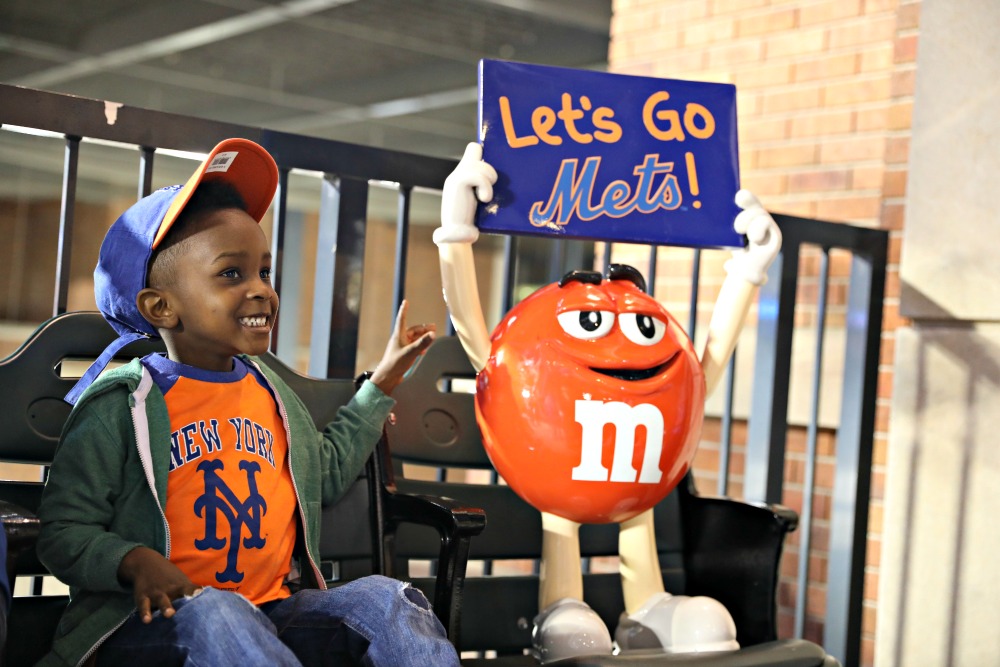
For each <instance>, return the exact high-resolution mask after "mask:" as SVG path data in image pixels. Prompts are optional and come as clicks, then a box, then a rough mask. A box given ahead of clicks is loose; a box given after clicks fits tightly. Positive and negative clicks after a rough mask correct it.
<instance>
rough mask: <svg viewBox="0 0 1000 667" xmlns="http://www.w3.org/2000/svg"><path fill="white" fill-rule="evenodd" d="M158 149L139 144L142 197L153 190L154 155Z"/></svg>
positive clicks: (140, 190)
mask: <svg viewBox="0 0 1000 667" xmlns="http://www.w3.org/2000/svg"><path fill="white" fill-rule="evenodd" d="M155 154H156V149H155V148H151V147H150V146H139V196H138V197H136V199H142V198H143V197H145V196H146V195H148V194H149V193H150V192H152V191H153V157H154V156H155Z"/></svg>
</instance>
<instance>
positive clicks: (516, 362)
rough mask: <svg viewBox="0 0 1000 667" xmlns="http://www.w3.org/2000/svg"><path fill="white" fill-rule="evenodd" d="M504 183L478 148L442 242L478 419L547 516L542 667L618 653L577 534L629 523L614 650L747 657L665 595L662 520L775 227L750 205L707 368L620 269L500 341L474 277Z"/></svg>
mask: <svg viewBox="0 0 1000 667" xmlns="http://www.w3.org/2000/svg"><path fill="white" fill-rule="evenodd" d="M496 176H497V175H496V172H495V170H494V169H493V168H492V167H491V166H490V165H489V164H487V163H486V162H484V161H483V160H482V149H481V147H480V146H479V144H475V143H473V144H469V146H468V148H467V149H466V152H465V155H464V157H463V158H462V160H461V161H460V162H459V164H458V166H457V167H456V168H455V170H454V171H453V172H452V174H451V175H450V176H449V177H448V179H447V180H446V181H445V187H444V191H443V193H442V202H441V227H440V228H438V229H437V230H435V233H434V241H435V243H437V245H438V249H439V252H440V258H441V272H442V278H443V283H444V291H445V298H446V300H447V302H448V308H449V311H450V313H451V317H452V320H453V322H454V324H455V329H456V333H457V334H458V336H459V338H460V339H461V341H462V345H463V347H464V348H465V350H466V353H467V354H468V356H469V358H470V360H471V361H472V364H473V366H474V367H475V368H476V370H477V371H478V377H477V384H476V415H477V418H478V421H479V425H480V428H481V430H482V433H483V439H484V444H485V446H486V450H487V453H488V454H489V456H490V460H491V461H492V462H493V464H494V466H495V467H496V469H497V471H498V472H499V473H500V474H501V475H502V476H503V477H504V479H505V480H506V481H507V482H508V483H509V484H510V486H511V487H512V488H513V490H514V491H515V492H517V494H518V495H520V496H521V497H522V498H524V499H525V500H526V501H527V502H529V503H530V504H531V505H533V506H534V507H536V508H537V509H538V510H540V511H541V513H542V531H543V544H542V563H541V586H540V591H539V610H540V611H539V614H538V616H537V617H536V618H535V628H534V634H533V641H534V647H535V650H536V652H537V653H538V656H539V657H540V658H541V659H542V661H543V662H547V661H551V660H556V659H560V658H564V657H570V656H574V655H587V654H591V655H592V654H596V653H610V652H612V651H613V650H614V646H613V644H612V640H611V634H610V632H609V631H608V629H607V627H605V625H604V623H603V622H602V621H601V619H600V617H598V615H597V614H596V613H595V612H594V611H592V610H591V609H590V608H589V607H588V606H587V605H586V602H585V601H584V600H583V577H582V572H581V566H580V543H579V527H580V524H583V523H611V522H613V523H617V524H619V526H620V538H619V554H620V557H621V578H622V590H623V593H624V599H625V611H624V613H623V614H622V619H621V621H620V622H619V626H618V628H617V629H616V632H615V644H617V647H618V650H622V651H627V650H629V649H633V648H649V647H653V646H660V647H662V648H663V649H664V650H666V651H671V652H685V651H719V650H729V649H736V648H738V644H737V643H736V629H735V627H734V625H733V621H732V619H731V617H730V616H729V613H728V612H727V611H726V609H725V607H723V606H722V605H721V604H720V603H718V602H717V601H715V600H712V599H710V598H706V597H687V596H673V595H670V594H669V593H666V592H665V591H664V588H663V580H662V577H661V574H660V568H659V562H658V558H657V555H656V541H655V535H654V529H653V507H654V505H656V503H658V502H659V501H660V500H662V499H663V498H664V497H666V495H667V494H669V493H670V491H671V490H673V488H674V487H675V486H676V485H677V483H678V482H679V481H680V480H681V478H682V477H683V476H684V475H685V474H686V473H687V471H688V469H689V467H690V463H691V459H692V458H693V456H694V452H695V449H696V447H697V444H698V439H699V437H700V432H701V425H702V419H703V416H704V402H705V396H706V395H707V393H708V392H710V391H711V390H712V388H713V387H714V386H715V384H716V383H717V381H718V380H719V379H720V378H721V376H722V373H723V370H724V368H725V366H726V363H727V362H728V360H729V357H730V356H731V354H732V351H733V347H734V346H735V343H736V339H737V337H738V335H739V331H740V329H741V328H742V326H743V322H744V320H745V318H746V314H747V311H748V309H749V307H750V304H751V302H752V300H753V297H754V294H755V292H756V289H757V287H758V286H759V285H760V284H762V283H763V282H764V279H765V274H766V272H767V268H768V266H769V265H770V264H771V262H772V261H773V260H774V258H775V257H776V256H777V254H778V252H779V250H780V248H781V233H780V232H779V230H778V227H777V225H775V223H774V220H773V219H772V218H771V216H770V215H769V214H768V213H767V211H765V210H764V208H763V207H762V206H761V205H760V203H759V202H758V201H757V199H756V198H755V197H754V196H753V195H752V194H751V193H749V192H747V191H745V190H741V191H740V192H739V193H737V196H736V203H737V204H738V205H739V206H740V207H741V208H743V211H742V212H741V213H740V214H739V215H738V216H737V217H736V220H735V221H734V227H735V229H736V231H737V232H739V233H741V234H746V236H747V239H748V245H747V247H746V248H743V249H740V250H737V251H736V252H734V253H733V257H732V259H730V260H729V261H728V262H727V264H726V271H727V278H726V280H725V282H724V283H723V286H722V290H721V292H720V294H719V298H718V301H717V303H716V306H715V309H714V311H713V314H712V320H711V323H710V324H709V333H708V339H707V342H706V346H705V349H704V350H703V352H702V354H701V356H700V357H699V356H698V355H697V354H696V352H695V350H694V347H693V345H692V343H691V341H690V340H689V339H688V337H687V335H686V334H685V333H684V331H683V330H682V328H681V327H680V325H679V324H678V323H677V322H676V320H674V318H673V317H672V316H671V315H670V314H669V313H668V312H667V311H666V310H665V309H664V308H663V307H662V306H661V305H660V304H659V303H658V302H657V301H656V300H655V299H653V298H652V297H650V296H649V295H647V294H646V292H645V284H644V281H643V278H642V276H641V274H639V272H638V271H636V270H635V269H633V268H632V267H629V266H624V265H611V266H610V267H609V268H608V272H607V274H606V275H601V274H598V273H593V272H587V271H575V272H573V273H570V274H568V275H567V276H565V277H564V278H563V279H562V280H561V281H559V282H558V283H555V284H552V285H548V286H546V287H543V288H542V289H540V290H538V291H537V292H535V293H534V294H532V295H531V296H529V297H528V298H526V299H524V300H523V301H522V302H521V303H519V304H518V305H517V306H515V307H514V308H513V309H512V310H511V311H510V312H509V313H507V315H506V316H505V317H504V319H503V321H501V322H500V324H499V325H498V326H497V328H496V329H495V330H494V332H493V335H492V336H490V335H489V333H488V332H487V330H486V324H485V321H484V319H483V314H482V308H481V306H480V303H479V296H478V291H477V285H476V280H475V267H474V265H473V256H472V243H473V242H475V240H476V239H477V238H478V235H479V233H478V230H477V229H476V227H475V226H474V224H473V219H474V214H475V210H476V205H477V199H478V200H479V201H482V202H484V203H485V202H489V201H490V200H491V199H492V197H493V195H492V185H493V183H495V182H496Z"/></svg>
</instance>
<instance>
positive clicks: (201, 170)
mask: <svg viewBox="0 0 1000 667" xmlns="http://www.w3.org/2000/svg"><path fill="white" fill-rule="evenodd" d="M205 181H226V182H227V183H229V184H231V185H232V186H233V187H234V188H236V191H237V192H239V193H240V196H241V197H243V201H244V202H245V203H246V205H247V208H246V211H247V213H248V214H249V215H250V216H252V217H253V219H254V220H256V221H257V222H260V220H261V218H263V217H264V214H265V213H266V212H267V209H268V207H270V205H271V200H272V199H274V192H275V190H277V188H278V165H276V164H275V163H274V158H272V157H271V154H270V153H268V152H267V151H266V150H264V148H263V147H262V146H260V145H258V144H256V143H254V142H252V141H250V140H249V139H224V140H223V141H221V142H219V144H218V145H217V146H216V147H215V148H213V149H212V152H211V153H209V154H208V157H206V158H205V161H204V162H202V163H201V165H199V166H198V169H197V170H195V172H194V173H193V174H191V178H189V179H188V182H187V183H185V184H184V187H183V188H181V189H180V191H179V192H178V193H177V196H176V197H174V200H173V202H171V204H170V207H169V208H168V209H167V212H166V214H165V215H164V216H163V221H162V222H160V228H159V229H158V230H157V232H156V236H155V237H154V238H153V248H154V249H155V248H156V247H157V246H158V245H160V242H161V241H162V240H163V237H164V236H166V235H167V232H168V231H170V228H171V227H172V226H173V224H174V222H176V220H177V217H178V216H179V215H180V213H181V211H183V210H184V206H185V205H187V203H188V200H189V199H191V195H192V194H193V193H194V191H195V189H196V188H197V187H198V185H200V184H201V183H204V182H205Z"/></svg>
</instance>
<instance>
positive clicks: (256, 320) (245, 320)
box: [240, 317, 267, 327]
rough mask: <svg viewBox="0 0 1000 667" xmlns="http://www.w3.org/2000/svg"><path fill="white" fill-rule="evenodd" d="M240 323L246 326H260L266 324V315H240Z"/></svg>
mask: <svg viewBox="0 0 1000 667" xmlns="http://www.w3.org/2000/svg"><path fill="white" fill-rule="evenodd" d="M240 323H242V324H244V325H245V326H248V327H262V326H264V325H265V324H267V318H266V317H241V318H240Z"/></svg>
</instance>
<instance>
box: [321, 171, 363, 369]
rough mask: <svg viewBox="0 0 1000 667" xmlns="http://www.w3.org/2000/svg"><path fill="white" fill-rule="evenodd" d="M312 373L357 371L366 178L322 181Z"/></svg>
mask: <svg viewBox="0 0 1000 667" xmlns="http://www.w3.org/2000/svg"><path fill="white" fill-rule="evenodd" d="M321 187H322V194H321V196H320V212H319V240H318V242H317V248H316V282H315V291H314V297H313V320H312V336H311V342H310V354H309V373H310V375H314V376H317V377H331V378H350V377H353V376H354V370H355V368H354V367H355V363H356V360H357V354H358V325H359V319H360V318H359V315H360V312H359V310H360V304H361V276H362V270H363V268H364V260H365V217H366V214H367V210H368V181H366V180H361V179H356V178H348V177H341V176H335V175H331V174H327V175H326V176H325V177H324V178H323V181H322V186H321Z"/></svg>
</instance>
